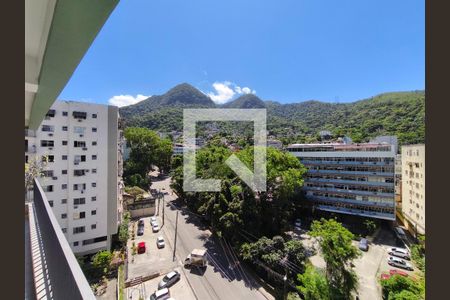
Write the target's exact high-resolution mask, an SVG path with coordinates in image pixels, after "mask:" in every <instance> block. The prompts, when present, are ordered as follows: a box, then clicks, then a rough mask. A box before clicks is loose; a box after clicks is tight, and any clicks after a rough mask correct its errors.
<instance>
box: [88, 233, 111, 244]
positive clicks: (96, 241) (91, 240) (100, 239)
mask: <svg viewBox="0 0 450 300" xmlns="http://www.w3.org/2000/svg"><path fill="white" fill-rule="evenodd" d="M107 239H108V238H107V236H106V235H105V236H100V237H96V238H94V239H89V240H84V241H83V245H90V244H95V243H100V242H104V241H106V240H107Z"/></svg>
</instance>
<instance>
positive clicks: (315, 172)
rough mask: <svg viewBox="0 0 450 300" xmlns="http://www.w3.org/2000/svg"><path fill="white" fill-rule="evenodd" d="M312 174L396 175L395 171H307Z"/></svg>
mask: <svg viewBox="0 0 450 300" xmlns="http://www.w3.org/2000/svg"><path fill="white" fill-rule="evenodd" d="M307 172H308V173H311V174H343V175H363V176H381V177H394V173H393V172H367V171H342V170H312V169H309V170H308V171H307Z"/></svg>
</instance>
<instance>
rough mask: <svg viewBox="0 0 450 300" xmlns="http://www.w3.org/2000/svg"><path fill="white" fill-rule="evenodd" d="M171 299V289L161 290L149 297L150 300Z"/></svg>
mask: <svg viewBox="0 0 450 300" xmlns="http://www.w3.org/2000/svg"><path fill="white" fill-rule="evenodd" d="M166 299H170V292H169V289H167V288H166V289H160V290H158V291H156V292H154V293H153V294H151V295H150V297H148V300H166Z"/></svg>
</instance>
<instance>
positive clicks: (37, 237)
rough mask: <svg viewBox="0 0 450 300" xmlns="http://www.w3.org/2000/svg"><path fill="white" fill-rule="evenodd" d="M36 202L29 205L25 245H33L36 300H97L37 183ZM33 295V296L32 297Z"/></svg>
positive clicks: (35, 187)
mask: <svg viewBox="0 0 450 300" xmlns="http://www.w3.org/2000/svg"><path fill="white" fill-rule="evenodd" d="M33 194H34V195H33V196H34V197H33V198H34V200H33V202H32V203H27V204H26V205H27V206H28V217H29V220H28V224H29V231H26V233H29V234H26V236H25V239H26V240H25V242H26V243H30V244H31V253H30V255H31V256H32V257H31V262H32V272H31V273H32V274H30V272H27V273H26V274H25V276H26V278H25V281H26V282H27V281H30V280H29V279H30V278H27V277H28V276H32V277H33V281H34V289H35V292H34V293H35V294H36V298H37V299H95V296H94V294H93V293H92V290H91V288H90V286H89V283H88V282H87V280H86V277H85V276H84V274H83V272H82V270H81V268H80V266H79V265H78V262H77V259H76V258H75V255H74V254H73V252H72V250H71V248H70V246H69V243H68V242H67V240H66V237H65V236H64V234H63V232H62V231H61V228H60V226H59V224H58V221H57V220H56V218H55V216H54V214H53V211H52V209H51V207H50V205H49V203H48V200H47V198H46V196H45V194H44V191H43V189H42V187H41V185H40V184H39V182H38V181H37V180H35V181H34V193H33ZM30 294H32V293H30Z"/></svg>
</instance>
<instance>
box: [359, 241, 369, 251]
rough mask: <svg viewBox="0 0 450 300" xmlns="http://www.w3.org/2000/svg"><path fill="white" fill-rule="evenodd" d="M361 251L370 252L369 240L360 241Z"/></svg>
mask: <svg viewBox="0 0 450 300" xmlns="http://www.w3.org/2000/svg"><path fill="white" fill-rule="evenodd" d="M359 249H361V250H362V251H368V250H369V241H368V240H367V239H364V238H362V239H361V240H360V241H359Z"/></svg>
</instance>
